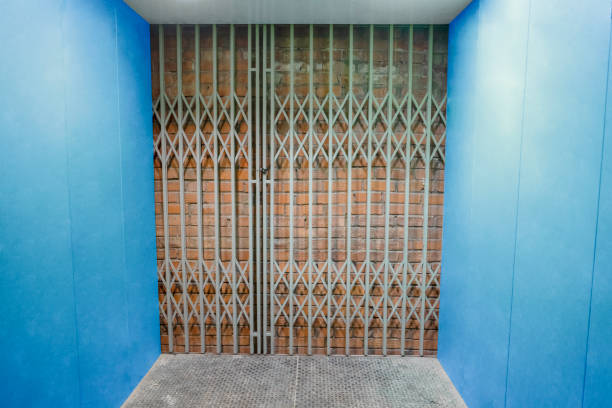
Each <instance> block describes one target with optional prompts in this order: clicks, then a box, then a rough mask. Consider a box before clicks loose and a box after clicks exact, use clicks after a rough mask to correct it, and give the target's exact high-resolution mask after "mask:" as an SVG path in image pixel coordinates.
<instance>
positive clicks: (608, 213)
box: [583, 61, 612, 408]
mask: <svg viewBox="0 0 612 408" xmlns="http://www.w3.org/2000/svg"><path fill="white" fill-rule="evenodd" d="M611 70H612V65H611V64H610V61H608V87H607V89H608V96H607V102H606V108H607V109H606V120H605V141H604V149H603V162H602V168H601V170H602V171H601V187H600V198H599V216H598V227H597V241H596V253H595V264H594V270H593V285H592V297H591V299H592V301H591V308H590V310H591V313H590V327H589V337H588V353H587V371H586V374H585V385H584V398H583V400H584V407H589V408H597V407H610V406H612V347H610V340H611V339H612V87H610V71H611Z"/></svg>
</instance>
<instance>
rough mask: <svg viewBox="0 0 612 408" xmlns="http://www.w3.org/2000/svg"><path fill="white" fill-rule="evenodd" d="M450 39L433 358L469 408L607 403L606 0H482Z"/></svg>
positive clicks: (611, 397) (609, 165) (611, 361)
mask: <svg viewBox="0 0 612 408" xmlns="http://www.w3.org/2000/svg"><path fill="white" fill-rule="evenodd" d="M449 42H450V44H449V50H450V51H449V84H448V85H449V102H448V124H449V125H448V142H447V169H446V180H447V181H446V186H447V187H446V188H447V191H446V193H445V195H446V196H445V225H444V238H443V239H444V240H443V247H444V248H443V275H442V287H441V296H442V298H441V302H440V308H441V310H440V333H439V359H440V361H441V362H442V365H443V366H444V368H445V369H446V371H447V372H448V374H449V376H450V377H451V379H452V380H453V382H454V383H455V385H456V386H457V388H458V389H459V391H460V393H461V394H462V396H463V398H464V400H465V401H466V403H467V404H468V405H469V406H471V407H502V406H507V407H548V406H550V407H577V406H578V407H579V406H585V407H586V406H588V407H591V406H592V407H596V406H612V389H610V384H612V352H611V351H610V347H609V346H608V347H606V343H607V342H608V341H609V339H610V338H611V336H612V329H611V328H612V300H611V299H612V257H611V256H610V254H611V253H612V217H611V216H610V214H611V210H612V162H610V161H611V160H612V157H610V156H611V155H612V149H611V148H610V147H608V144H609V143H612V141H610V142H608V140H606V139H610V136H609V134H610V132H611V131H610V124H612V122H610V120H612V113H611V112H610V111H611V110H612V105H609V104H608V105H607V104H606V97H607V95H606V89H607V83H608V76H609V75H608V71H609V51H610V1H609V0H593V1H589V2H588V3H586V4H585V3H580V2H579V3H576V2H573V1H569V0H556V1H547V2H540V1H530V0H517V1H512V2H507V1H503V0H476V1H474V2H473V3H472V4H471V5H470V6H468V8H467V9H466V10H464V12H463V13H462V14H461V15H459V16H458V17H457V18H456V19H455V20H454V21H453V22H452V23H451V27H450V39H449ZM608 98H609V96H608ZM606 106H607V107H608V108H607V109H606ZM606 115H607V120H606ZM606 123H608V126H606ZM604 129H605V131H604ZM604 142H606V143H607V144H606V143H604ZM600 179H601V181H600Z"/></svg>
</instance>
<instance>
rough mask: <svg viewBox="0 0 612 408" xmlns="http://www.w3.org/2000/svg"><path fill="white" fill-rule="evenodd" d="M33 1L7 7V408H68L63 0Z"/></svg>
mask: <svg viewBox="0 0 612 408" xmlns="http://www.w3.org/2000/svg"><path fill="white" fill-rule="evenodd" d="M30 7H31V9H30V10H28V13H27V15H24V13H23V11H24V10H23V8H24V6H23V4H22V3H20V2H3V3H2V12H1V13H0V38H2V41H1V42H0V54H1V55H2V63H1V64H0V90H1V91H0V122H1V123H2V129H1V130H0V143H1V145H2V148H1V152H2V153H1V154H2V158H1V159H0V174H2V181H0V296H1V298H2V303H1V304H2V317H1V318H0V333H2V334H1V335H0V361H1V362H2V369H1V370H0V373H1V378H0V391H1V392H2V395H3V401H2V404H3V405H7V406H30V405H33V406H42V405H45V406H66V407H70V406H74V404H75V402H76V401H77V398H78V388H77V382H76V380H77V372H76V370H75V367H76V364H77V352H76V335H75V320H74V300H73V285H72V254H71V247H70V218H69V203H68V186H67V182H66V180H67V169H66V143H65V138H64V129H65V120H64V97H63V96H64V71H63V55H62V52H61V49H62V26H61V24H60V22H59V20H58V19H54V18H49V16H59V15H60V13H61V2H59V1H58V2H52V1H46V0H41V1H38V2H30ZM24 17H26V18H24ZM41 32H44V33H45V34H44V35H41ZM42 66H44V67H45V69H44V70H41V67H42ZM24 109H25V110H26V111H27V114H24V113H25V112H24ZM42 384H44V386H41V387H38V385H42Z"/></svg>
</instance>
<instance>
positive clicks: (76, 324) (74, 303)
mask: <svg viewBox="0 0 612 408" xmlns="http://www.w3.org/2000/svg"><path fill="white" fill-rule="evenodd" d="M66 7H67V6H66V0H64V1H62V12H61V27H62V63H63V68H64V70H63V71H64V78H63V81H64V142H65V148H66V193H67V196H68V226H69V231H70V267H71V269H72V308H73V316H74V339H75V346H76V347H75V349H76V380H77V382H76V391H77V401H76V403H77V404H76V406H81V399H82V398H81V355H80V354H81V353H80V341H79V318H78V314H77V290H76V270H75V268H74V233H73V230H72V194H71V192H70V186H71V184H70V137H69V132H68V92H67V87H68V81H67V78H66V65H67V64H66V52H67V51H66V25H65V24H66V20H65V15H66Z"/></svg>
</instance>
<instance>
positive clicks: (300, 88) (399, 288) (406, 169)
mask: <svg viewBox="0 0 612 408" xmlns="http://www.w3.org/2000/svg"><path fill="white" fill-rule="evenodd" d="M446 47H447V27H446V26H408V25H407V26H379V25H376V26H375V25H369V26H366V25H364V26H362V25H355V26H353V25H342V26H339V25H310V26H308V25H305V26H302V25H300V26H297V25H296V26H294V25H218V26H215V25H212V26H211V25H206V26H204V25H202V26H199V25H195V26H194V25H173V26H168V25H166V26H157V27H152V29H151V53H152V77H153V78H152V79H153V81H152V82H153V112H154V115H153V130H154V161H155V182H156V219H157V248H158V278H159V308H160V320H161V336H162V349H163V351H166V352H202V353H204V352H206V353H208V352H211V353H271V354H275V353H276V354H278V353H281V354H295V353H299V354H347V355H348V354H366V355H367V354H382V355H387V354H401V355H428V354H429V355H433V354H435V352H436V343H437V320H438V294H439V282H440V250H441V232H442V199H443V182H444V176H443V174H444V173H443V171H444V145H445V128H446V57H447V49H446Z"/></svg>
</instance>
